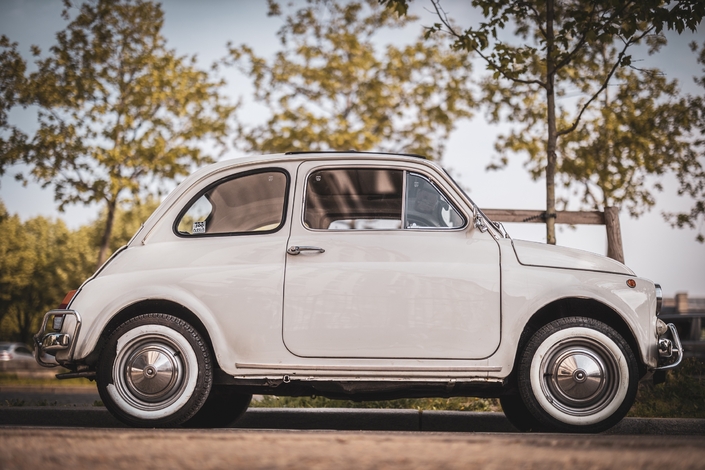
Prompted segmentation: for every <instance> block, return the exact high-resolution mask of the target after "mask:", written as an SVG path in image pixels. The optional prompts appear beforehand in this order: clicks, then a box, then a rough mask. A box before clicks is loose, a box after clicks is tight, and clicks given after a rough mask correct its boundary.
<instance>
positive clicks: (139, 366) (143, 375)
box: [126, 344, 181, 401]
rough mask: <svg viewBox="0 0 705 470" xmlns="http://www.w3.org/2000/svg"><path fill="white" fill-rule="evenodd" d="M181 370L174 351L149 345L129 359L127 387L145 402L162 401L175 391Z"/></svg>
mask: <svg viewBox="0 0 705 470" xmlns="http://www.w3.org/2000/svg"><path fill="white" fill-rule="evenodd" d="M180 369H181V364H180V363H179V361H178V360H177V358H176V356H175V354H174V352H173V351H172V350H169V349H168V348H166V347H165V346H163V345H161V344H147V345H145V346H143V347H141V348H139V349H138V350H137V351H135V352H134V353H133V354H132V355H131V356H130V357H129V358H128V359H127V365H126V371H127V376H126V379H127V386H128V387H129V388H130V390H131V391H132V392H133V393H134V394H135V395H136V396H138V397H140V398H141V399H143V400H145V401H158V400H162V399H164V398H165V396H168V395H169V393H170V392H173V391H174V386H175V385H176V382H177V381H178V379H179V375H180V374H179V372H180Z"/></svg>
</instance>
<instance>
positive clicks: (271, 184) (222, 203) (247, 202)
mask: <svg viewBox="0 0 705 470" xmlns="http://www.w3.org/2000/svg"><path fill="white" fill-rule="evenodd" d="M287 187H288V176H287V174H286V173H284V172H283V171H280V170H269V171H260V172H257V173H247V174H242V175H237V176H235V177H232V178H228V179H226V180H223V181H221V182H218V183H216V184H215V185H213V186H211V187H210V188H209V189H207V190H206V191H205V192H204V193H203V194H202V195H201V196H200V197H198V198H196V200H195V201H192V203H191V204H190V206H189V207H188V209H187V210H186V211H185V212H183V215H182V216H181V217H180V219H179V221H178V224H177V229H176V230H177V232H178V233H179V234H180V235H185V236H198V235H218V234H220V235H222V234H242V233H270V232H274V231H276V230H278V229H279V228H280V227H281V225H282V224H283V222H284V213H285V208H286V199H287V197H286V195H287Z"/></svg>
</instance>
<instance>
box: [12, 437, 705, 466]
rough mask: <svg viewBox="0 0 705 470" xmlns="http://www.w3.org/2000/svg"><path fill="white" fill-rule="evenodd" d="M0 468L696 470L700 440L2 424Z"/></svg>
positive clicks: (701, 456) (704, 450) (704, 454)
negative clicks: (53, 426) (90, 427)
mask: <svg viewBox="0 0 705 470" xmlns="http://www.w3.org/2000/svg"><path fill="white" fill-rule="evenodd" d="M0 468H3V469H37V468H41V469H43V470H44V469H52V468H60V469H62V470H64V469H66V468H71V469H83V468H86V469H102V468H116V469H129V470H134V469H140V470H142V469H163V468H170V469H181V468H197V469H199V470H206V469H219V468H223V469H225V468H227V469H233V468H236V469H240V468H248V469H381V468H384V469H404V470H412V469H417V468H418V469H429V468H433V469H464V470H468V469H475V468H482V469H505V468H519V469H554V468H556V469H571V470H581V469H591V470H594V469H619V470H627V469H658V470H662V469H664V468H668V469H669V470H671V469H703V468H705V439H703V438H702V437H674V436H659V437H653V436H638V437H635V436H605V435H598V436H583V435H552V434H481V433H466V434H455V433H424V432H413V433H409V432H370V431H366V432H359V431H357V432H340V431H334V432H332V431H254V430H238V429H224V430H207V431H196V430H142V429H130V430H125V429H84V428H80V429H77V428H74V429H71V430H68V429H66V428H21V427H20V428H12V427H0Z"/></svg>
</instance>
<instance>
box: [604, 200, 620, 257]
mask: <svg viewBox="0 0 705 470" xmlns="http://www.w3.org/2000/svg"><path fill="white" fill-rule="evenodd" d="M605 227H606V228H607V256H608V257H609V258H612V259H615V260H617V261H619V262H620V263H624V249H623V248H622V229H621V228H620V226H619V208H617V207H605Z"/></svg>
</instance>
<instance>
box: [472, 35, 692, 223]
mask: <svg viewBox="0 0 705 470" xmlns="http://www.w3.org/2000/svg"><path fill="white" fill-rule="evenodd" d="M592 52H593V54H590V55H586V57H585V58H584V60H583V61H582V63H581V64H579V66H578V67H576V70H578V71H579V73H576V74H577V75H579V76H588V77H592V76H600V75H604V73H605V71H606V68H607V67H611V66H612V65H613V63H614V60H615V55H616V54H617V51H616V50H615V49H614V48H612V47H607V46H605V47H604V48H603V49H601V50H593V51H592ZM570 81H571V82H572V83H576V84H580V83H579V81H578V80H576V79H570ZM581 81H582V80H581ZM612 82H613V83H611V84H610V86H609V87H605V89H604V90H602V91H601V92H600V93H599V94H598V95H597V97H596V99H595V101H594V104H595V107H594V109H592V110H586V112H585V113H584V115H583V117H582V120H581V123H580V125H578V126H577V128H576V129H575V130H574V131H573V132H571V133H569V134H566V135H564V136H563V137H562V138H561V139H560V140H559V141H558V143H557V151H556V165H557V166H556V177H557V180H559V181H561V182H562V183H563V185H564V186H565V187H566V188H572V189H573V192H574V193H575V194H576V195H578V196H579V197H580V199H581V201H582V203H583V205H584V206H587V207H588V208H590V209H593V210H604V209H605V208H607V207H612V206H614V207H620V208H626V209H627V210H628V211H629V213H630V214H631V215H632V216H633V217H638V216H639V215H641V214H642V213H643V212H644V211H646V210H648V209H650V208H651V207H652V206H653V205H654V204H655V196H654V192H655V191H660V190H661V189H662V187H661V184H660V182H658V180H657V182H656V183H653V182H652V181H653V179H654V177H656V178H657V177H658V176H659V175H662V174H664V173H666V172H675V171H676V170H677V167H678V162H679V161H681V160H682V158H683V157H684V156H685V155H687V154H688V153H689V152H690V142H689V134H690V133H689V128H690V127H691V125H692V118H693V113H692V111H691V109H690V107H689V105H688V102H687V100H686V99H685V98H683V97H681V96H680V90H679V88H678V86H677V82H676V81H669V80H667V78H666V77H665V75H664V74H663V73H661V72H660V71H659V70H656V69H643V70H635V69H633V68H630V67H620V68H618V69H617V70H615V72H614V75H613V78H612ZM498 88H500V86H497V85H496V84H494V83H486V84H485V89H486V90H489V89H493V93H495V96H497V95H499V94H500V93H502V91H501V90H500V91H496V90H497V89H498ZM505 93H506V91H505ZM535 98H537V100H538V99H540V98H539V97H535ZM503 99H505V98H503ZM542 104H543V103H541V102H538V103H535V106H533V107H532V109H531V110H529V109H528V107H525V108H524V113H521V112H520V110H517V113H516V114H514V115H513V116H512V118H510V120H512V119H516V121H518V123H517V124H518V127H517V128H515V129H514V130H512V131H511V132H510V133H509V134H508V135H505V136H501V137H500V139H499V140H498V142H497V145H496V147H497V148H498V149H499V150H500V151H502V152H507V151H512V152H525V153H526V154H528V155H529V161H528V162H527V168H528V170H529V171H530V173H531V175H532V177H533V178H534V179H538V178H540V177H541V176H542V174H543V170H544V167H545V155H546V153H545V147H544V145H543V143H544V142H545V137H544V136H545V133H544V130H545V120H544V116H545V114H544V107H543V106H542ZM562 114H563V115H562V116H559V117H558V119H557V122H558V123H559V126H558V127H563V128H564V127H566V126H567V125H568V122H566V121H567V119H566V118H565V117H564V116H565V113H562ZM504 163H506V157H505V160H503V161H501V162H499V165H497V166H501V165H503V164H504ZM559 202H563V203H564V204H567V200H563V201H560V200H559Z"/></svg>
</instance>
